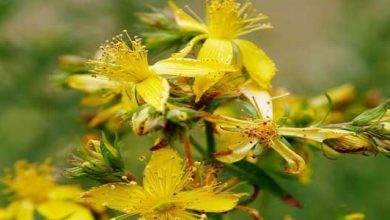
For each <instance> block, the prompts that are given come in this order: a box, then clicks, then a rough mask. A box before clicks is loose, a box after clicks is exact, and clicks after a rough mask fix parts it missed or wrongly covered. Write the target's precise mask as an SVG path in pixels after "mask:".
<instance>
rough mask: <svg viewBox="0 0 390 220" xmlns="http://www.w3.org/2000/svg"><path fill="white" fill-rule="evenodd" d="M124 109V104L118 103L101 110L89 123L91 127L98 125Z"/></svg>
mask: <svg viewBox="0 0 390 220" xmlns="http://www.w3.org/2000/svg"><path fill="white" fill-rule="evenodd" d="M121 110H122V105H121V104H117V105H114V106H112V107H110V108H108V109H105V110H103V111H101V112H99V113H98V114H97V115H96V116H95V117H94V118H93V119H92V120H91V121H90V122H89V123H88V125H89V126H90V127H92V128H93V127H96V126H98V125H99V124H101V123H103V122H105V121H107V120H108V119H109V118H111V117H113V116H114V115H115V114H117V113H119V112H120V111H121Z"/></svg>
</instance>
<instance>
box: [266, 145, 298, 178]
mask: <svg viewBox="0 0 390 220" xmlns="http://www.w3.org/2000/svg"><path fill="white" fill-rule="evenodd" d="M271 147H272V148H273V149H274V150H275V151H276V152H278V154H279V155H280V156H282V157H283V158H284V160H286V162H287V167H286V171H287V172H289V173H292V174H299V173H300V172H302V171H303V170H304V169H305V164H306V163H305V161H304V160H303V159H302V157H301V156H299V155H298V154H296V153H295V152H294V151H292V150H291V149H290V148H289V147H288V146H287V145H286V144H284V143H283V142H282V141H280V140H279V139H278V138H275V139H274V141H273V144H272V145H271Z"/></svg>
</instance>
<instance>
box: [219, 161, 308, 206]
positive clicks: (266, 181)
mask: <svg viewBox="0 0 390 220" xmlns="http://www.w3.org/2000/svg"><path fill="white" fill-rule="evenodd" d="M225 167H226V169H227V170H228V171H230V172H231V173H232V174H234V175H236V176H237V177H238V178H240V179H241V180H244V181H247V182H248V183H249V184H253V185H256V186H258V187H260V189H261V190H265V191H269V192H270V193H272V194H273V195H275V196H277V197H279V198H280V199H282V200H283V201H284V202H285V203H286V204H288V205H290V206H292V207H295V208H301V207H302V205H301V204H300V203H299V201H298V200H296V199H295V198H294V197H293V196H292V195H291V194H289V193H288V192H287V191H286V190H285V189H284V188H283V187H282V186H280V185H279V184H278V183H277V182H276V181H275V180H274V179H273V178H272V177H271V176H270V175H268V174H267V173H266V172H265V171H263V170H262V169H260V167H258V166H256V165H255V164H253V163H250V162H248V161H245V160H241V161H239V162H237V163H234V164H227V165H225Z"/></svg>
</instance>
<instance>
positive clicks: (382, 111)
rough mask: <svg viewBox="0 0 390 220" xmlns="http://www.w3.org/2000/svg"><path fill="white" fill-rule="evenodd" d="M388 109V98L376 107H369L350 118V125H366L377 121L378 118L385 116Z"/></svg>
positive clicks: (389, 104)
mask: <svg viewBox="0 0 390 220" xmlns="http://www.w3.org/2000/svg"><path fill="white" fill-rule="evenodd" d="M388 109H390V100H387V101H385V102H384V103H382V104H381V105H379V106H378V107H376V108H373V109H369V110H367V111H365V112H363V113H362V114H360V115H358V116H357V117H356V118H354V119H353V120H352V125H354V126H367V125H370V124H372V123H373V122H378V121H379V120H381V119H383V118H385V117H386V116H387V113H388Z"/></svg>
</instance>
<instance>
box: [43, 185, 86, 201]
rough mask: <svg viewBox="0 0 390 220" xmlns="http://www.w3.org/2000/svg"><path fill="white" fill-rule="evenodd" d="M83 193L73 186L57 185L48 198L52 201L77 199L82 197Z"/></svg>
mask: <svg viewBox="0 0 390 220" xmlns="http://www.w3.org/2000/svg"><path fill="white" fill-rule="evenodd" d="M82 193H83V191H82V190H81V189H80V187H78V186H72V185H57V186H55V187H53V188H52V189H51V190H50V192H49V195H48V197H49V198H50V199H53V200H54V199H76V198H78V197H80V195H81V194H82Z"/></svg>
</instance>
